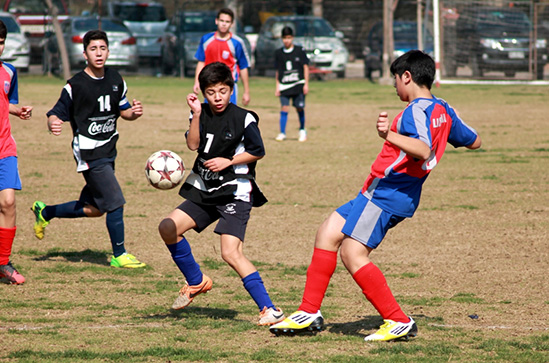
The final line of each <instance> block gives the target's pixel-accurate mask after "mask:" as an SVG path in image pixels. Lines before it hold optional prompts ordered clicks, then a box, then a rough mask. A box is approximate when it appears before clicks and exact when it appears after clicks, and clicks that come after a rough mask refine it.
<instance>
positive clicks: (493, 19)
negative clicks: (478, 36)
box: [476, 10, 530, 33]
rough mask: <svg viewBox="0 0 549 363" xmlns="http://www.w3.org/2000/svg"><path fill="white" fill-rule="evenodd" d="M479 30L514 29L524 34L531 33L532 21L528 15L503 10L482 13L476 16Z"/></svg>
mask: <svg viewBox="0 0 549 363" xmlns="http://www.w3.org/2000/svg"><path fill="white" fill-rule="evenodd" d="M476 18H477V19H478V22H479V23H478V26H479V29H486V30H495V29H501V30H506V29H509V28H510V29H513V30H520V31H522V32H524V33H527V32H529V31H530V20H528V17H527V16H526V14H524V13H521V12H511V11H502V10H492V11H484V12H480V13H478V14H477V15H476Z"/></svg>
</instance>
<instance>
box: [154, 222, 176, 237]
mask: <svg viewBox="0 0 549 363" xmlns="http://www.w3.org/2000/svg"><path fill="white" fill-rule="evenodd" d="M158 233H160V237H162V240H163V241H164V242H166V243H169V242H172V243H173V241H174V240H176V239H177V227H176V225H175V222H174V221H173V219H171V218H164V219H163V220H162V221H161V222H160V224H159V225H158Z"/></svg>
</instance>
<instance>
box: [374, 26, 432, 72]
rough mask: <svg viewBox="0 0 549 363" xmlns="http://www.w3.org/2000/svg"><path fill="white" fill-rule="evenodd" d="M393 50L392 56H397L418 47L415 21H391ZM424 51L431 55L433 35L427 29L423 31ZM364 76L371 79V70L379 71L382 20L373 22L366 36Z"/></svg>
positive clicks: (381, 55) (381, 47)
mask: <svg viewBox="0 0 549 363" xmlns="http://www.w3.org/2000/svg"><path fill="white" fill-rule="evenodd" d="M393 39H394V42H393V44H394V50H393V57H394V58H398V57H399V56H401V55H402V54H404V53H406V52H407V51H409V50H412V49H418V41H417V40H418V37H417V22H415V21H399V20H395V21H394V22H393ZM422 50H423V51H424V52H426V53H428V54H430V55H431V56H432V55H433V36H432V35H431V32H429V30H428V29H424V31H423V49H422ZM363 55H364V77H366V78H368V79H370V80H371V79H372V72H373V71H381V68H382V58H383V22H377V23H375V24H374V25H373V26H372V28H371V29H370V32H369V33H368V36H367V37H366V44H365V46H364V50H363Z"/></svg>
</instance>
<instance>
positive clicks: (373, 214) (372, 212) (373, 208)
mask: <svg viewBox="0 0 549 363" xmlns="http://www.w3.org/2000/svg"><path fill="white" fill-rule="evenodd" d="M382 212H383V210H382V209H381V208H379V207H378V206H377V205H375V204H374V203H372V202H371V201H368V204H366V207H365V208H364V210H363V211H362V214H361V215H360V218H359V219H358V221H357V222H356V224H355V228H354V229H353V234H352V235H351V237H352V238H353V239H356V240H357V241H359V242H361V243H363V244H367V243H368V241H369V240H370V236H371V235H372V232H373V231H374V229H375V227H376V224H377V221H378V220H379V217H380V216H381V213H382Z"/></svg>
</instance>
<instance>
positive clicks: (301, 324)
mask: <svg viewBox="0 0 549 363" xmlns="http://www.w3.org/2000/svg"><path fill="white" fill-rule="evenodd" d="M323 327H324V318H323V317H322V314H321V313H320V310H319V311H317V312H316V313H315V314H311V313H306V312H304V311H299V310H298V311H296V312H295V313H293V314H292V315H290V316H288V317H287V318H286V319H284V320H283V321H281V322H280V323H278V324H275V325H273V326H271V327H270V328H269V331H270V332H271V333H273V334H274V335H276V336H279V335H282V334H284V335H295V334H297V333H306V332H313V333H316V332H319V331H321V330H322V329H323Z"/></svg>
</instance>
